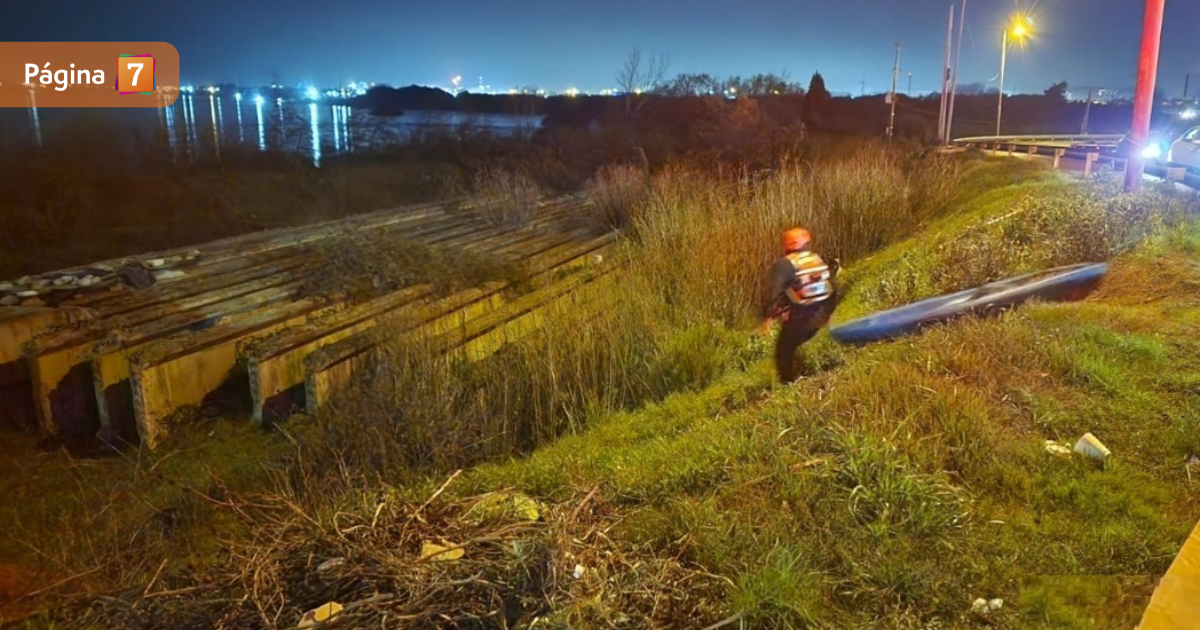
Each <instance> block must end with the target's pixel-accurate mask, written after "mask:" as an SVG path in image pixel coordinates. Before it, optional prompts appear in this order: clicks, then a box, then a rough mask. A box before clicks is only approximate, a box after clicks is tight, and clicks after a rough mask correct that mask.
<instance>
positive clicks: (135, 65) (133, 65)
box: [125, 62, 145, 87]
mask: <svg viewBox="0 0 1200 630" xmlns="http://www.w3.org/2000/svg"><path fill="white" fill-rule="evenodd" d="M143 65H145V64H140V63H132V62H131V63H130V64H129V65H127V66H125V67H126V68H137V70H134V72H133V87H137V80H138V75H139V74H141V73H142V66H143Z"/></svg>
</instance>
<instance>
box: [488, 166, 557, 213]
mask: <svg viewBox="0 0 1200 630" xmlns="http://www.w3.org/2000/svg"><path fill="white" fill-rule="evenodd" d="M471 192H472V198H473V199H474V200H475V201H476V203H477V205H476V206H475V208H474V209H475V213H476V215H477V216H478V217H480V218H482V219H483V220H484V221H485V222H487V223H488V224H490V225H493V226H496V227H525V226H527V225H529V224H530V222H532V221H533V220H534V219H535V218H537V205H536V204H537V201H538V200H539V199H541V197H542V194H543V191H542V187H541V185H540V184H538V182H537V180H536V179H534V178H533V177H532V176H531V175H530V174H529V173H528V172H526V171H525V170H524V169H504V168H493V167H487V168H483V169H481V170H479V171H477V172H476V173H475V175H474V177H473V178H472V180H471Z"/></svg>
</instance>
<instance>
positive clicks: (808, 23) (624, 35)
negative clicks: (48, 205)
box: [0, 0, 1200, 96]
mask: <svg viewBox="0 0 1200 630" xmlns="http://www.w3.org/2000/svg"><path fill="white" fill-rule="evenodd" d="M950 1H951V0H739V1H737V2H734V1H732V0H605V1H603V2H599V1H592V2H573V1H570V0H523V1H518V0H451V1H448V2H411V1H409V2H406V1H404V0H342V1H337V0H320V1H318V0H204V1H195V0H122V1H121V2H99V1H97V0H38V1H30V2H26V1H22V2H16V1H15V0H5V1H4V2H3V4H4V5H5V6H3V7H2V8H0V39H3V40H4V41H86V40H107V41H121V40H124V41H167V42H171V43H172V44H174V45H175V47H176V48H178V49H179V53H180V57H181V60H182V65H183V67H182V71H183V80H184V82H185V83H199V84H205V83H217V82H239V83H242V84H248V85H256V84H264V83H269V82H270V81H271V78H272V75H273V73H276V72H277V73H278V76H279V77H280V79H281V80H282V81H283V82H285V83H288V84H293V85H294V84H298V83H299V82H301V81H304V82H308V83H315V84H319V85H321V86H332V85H337V84H345V83H348V82H350V81H374V82H379V83H387V84H393V85H407V84H410V83H418V84H426V85H442V86H448V85H449V82H450V77H453V76H454V75H462V77H463V85H464V86H465V87H468V88H470V87H474V86H475V85H477V84H478V82H479V76H480V75H482V76H483V80H484V82H485V83H486V84H488V85H490V86H491V87H492V88H493V89H495V90H507V89H509V88H511V87H517V86H523V85H536V86H539V87H541V88H544V89H548V90H551V91H561V90H565V89H567V88H569V87H575V88H578V89H581V90H585V91H598V90H601V89H604V88H608V87H613V84H614V80H613V79H614V76H615V75H616V72H617V70H618V68H619V67H620V65H621V63H622V61H623V59H624V58H625V56H626V55H627V53H628V52H629V51H630V50H631V49H632V48H633V47H635V46H637V47H640V48H641V49H642V51H643V54H644V55H649V54H652V53H660V54H667V55H669V56H670V60H671V65H670V71H669V74H671V75H674V74H676V73H679V72H708V73H711V74H714V75H717V76H719V77H726V76H730V75H743V76H746V75H751V74H754V73H758V72H775V73H785V72H786V73H787V74H788V75H789V76H790V77H791V78H792V79H793V80H797V81H799V82H800V83H802V84H804V85H807V83H808V78H809V76H810V75H811V74H812V72H813V71H814V70H819V71H820V72H821V74H822V75H824V76H825V79H826V82H827V84H828V86H829V88H830V89H831V90H832V91H834V92H847V93H854V94H857V93H859V92H860V91H861V90H862V89H863V85H862V82H863V81H865V82H866V86H865V89H866V91H867V93H878V92H882V91H886V90H887V89H888V88H889V86H890V82H891V68H892V60H893V54H894V43H895V42H897V41H900V42H902V43H903V49H902V51H901V58H900V61H901V66H902V74H901V78H900V90H901V91H904V90H906V89H907V87H908V76H907V74H908V72H912V73H913V90H914V92H935V91H937V90H938V89H939V85H938V68H939V65H940V63H941V57H942V55H943V53H944V46H945V36H946V35H945V34H946V20H947V18H948V10H949V6H950ZM1022 8H1031V9H1032V11H1033V14H1034V15H1035V17H1036V23H1037V27H1038V31H1037V36H1036V39H1035V40H1033V41H1031V42H1030V43H1029V45H1028V49H1027V50H1024V51H1022V50H1018V49H1014V50H1013V51H1012V52H1011V53H1010V55H1009V72H1008V74H1007V76H1006V80H1005V86H1006V88H1011V89H1013V90H1015V91H1041V90H1042V89H1044V88H1045V87H1047V86H1049V85H1050V84H1051V83H1054V82H1055V81H1059V80H1066V81H1068V82H1069V83H1070V85H1072V86H1074V87H1084V86H1099V87H1132V86H1133V84H1134V82H1135V79H1134V76H1135V69H1136V62H1137V49H1138V45H1139V41H1140V36H1141V24H1142V12H1143V10H1144V7H1143V2H1142V1H1141V0H1040V2H1039V3H1036V4H1033V5H1030V4H1028V3H1015V2H1013V0H968V3H967V35H966V37H965V38H964V42H963V50H962V66H961V70H960V79H961V81H960V82H961V83H977V82H978V83H982V82H986V81H988V80H990V79H992V78H993V77H994V76H995V75H996V73H997V70H998V67H999V52H1000V51H999V49H1000V33H1001V28H1002V25H1003V24H1004V23H1005V17H1006V16H1007V15H1009V14H1011V13H1012V12H1013V11H1015V10H1019V9H1022ZM956 10H957V9H956ZM956 28H957V26H956ZM1195 66H1200V1H1197V0H1167V17H1166V25H1165V27H1164V30H1163V44H1162V54H1161V58H1160V61H1159V89H1160V90H1162V91H1163V93H1164V94H1167V95H1169V96H1170V95H1179V94H1181V93H1182V91H1183V77H1184V74H1185V72H1186V71H1187V70H1188V69H1190V68H1193V67H1195ZM1194 79H1195V82H1196V83H1197V87H1198V89H1200V76H1197V77H1194ZM993 85H994V84H993Z"/></svg>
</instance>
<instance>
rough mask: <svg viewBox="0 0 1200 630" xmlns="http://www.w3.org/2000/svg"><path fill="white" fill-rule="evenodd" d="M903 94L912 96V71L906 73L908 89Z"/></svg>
mask: <svg viewBox="0 0 1200 630" xmlns="http://www.w3.org/2000/svg"><path fill="white" fill-rule="evenodd" d="M904 94H905V96H909V97H911V96H912V73H911V72H909V73H908V91H907V92H905V93H904Z"/></svg>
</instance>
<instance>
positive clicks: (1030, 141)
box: [954, 134, 1125, 148]
mask: <svg viewBox="0 0 1200 630" xmlns="http://www.w3.org/2000/svg"><path fill="white" fill-rule="evenodd" d="M1124 138H1125V136H1124V135H1122V134H1091V135H1041V136H978V137H973V138H959V139H957V140H954V144H968V145H981V144H983V145H988V144H1011V145H1020V146H1045V147H1052V146H1053V147H1055V148H1064V147H1065V148H1070V147H1081V148H1082V147H1105V146H1111V147H1116V146H1117V145H1118V144H1120V142H1121V140H1122V139H1124Z"/></svg>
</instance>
